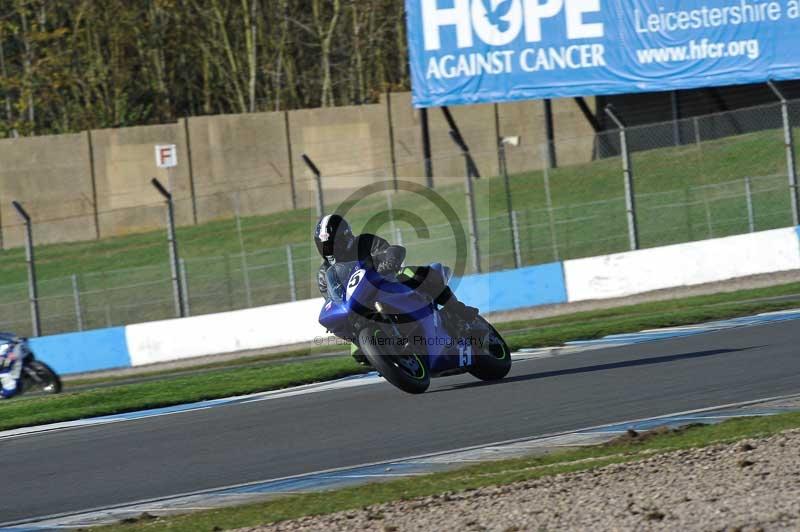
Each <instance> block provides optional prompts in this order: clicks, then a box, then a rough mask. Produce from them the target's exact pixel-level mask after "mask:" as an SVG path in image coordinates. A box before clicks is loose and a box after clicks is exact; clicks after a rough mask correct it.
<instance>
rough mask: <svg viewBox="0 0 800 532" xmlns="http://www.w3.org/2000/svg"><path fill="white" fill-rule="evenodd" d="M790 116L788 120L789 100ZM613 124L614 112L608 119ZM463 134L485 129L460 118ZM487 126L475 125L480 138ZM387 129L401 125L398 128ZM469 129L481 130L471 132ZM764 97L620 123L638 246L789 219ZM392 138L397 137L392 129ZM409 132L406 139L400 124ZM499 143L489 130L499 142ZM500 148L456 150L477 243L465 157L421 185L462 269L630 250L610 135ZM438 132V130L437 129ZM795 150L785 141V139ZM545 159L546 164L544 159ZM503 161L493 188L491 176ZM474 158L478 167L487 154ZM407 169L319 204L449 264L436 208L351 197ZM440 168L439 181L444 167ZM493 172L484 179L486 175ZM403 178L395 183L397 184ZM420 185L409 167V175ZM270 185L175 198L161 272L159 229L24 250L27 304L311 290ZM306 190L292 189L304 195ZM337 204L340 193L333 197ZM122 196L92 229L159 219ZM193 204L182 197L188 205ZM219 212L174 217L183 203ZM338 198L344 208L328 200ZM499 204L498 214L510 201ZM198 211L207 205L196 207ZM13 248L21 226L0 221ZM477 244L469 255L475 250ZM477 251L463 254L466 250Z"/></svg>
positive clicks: (67, 318) (333, 191)
mask: <svg viewBox="0 0 800 532" xmlns="http://www.w3.org/2000/svg"><path fill="white" fill-rule="evenodd" d="M788 109H789V117H790V120H791V125H792V127H794V128H800V102H790V103H789V106H788ZM622 118H623V119H624V117H622ZM459 127H460V128H461V130H462V132H464V134H465V136H469V135H474V134H476V131H475V130H478V129H480V128H484V129H486V128H487V127H488V125H487V124H480V123H468V124H459ZM493 131H494V129H491V130H489V133H487V134H490V135H493V134H494V133H493ZM400 133H402V131H401V132H400ZM481 134H482V133H481ZM784 134H785V131H784V128H783V119H782V115H781V106H780V105H779V104H775V105H767V106H760V107H756V108H751V109H742V110H737V111H732V112H728V113H720V114H715V115H709V116H703V117H695V118H688V119H684V120H679V121H675V122H668V123H662V124H654V125H648V126H638V127H631V128H627V130H626V136H627V144H628V146H627V147H628V150H629V155H630V162H631V172H632V185H633V190H632V200H633V205H634V207H635V220H636V231H637V236H638V246H639V247H640V248H648V247H654V246H662V245H668V244H675V243H680V242H690V241H695V240H703V239H708V238H718V237H723V236H728V235H735V234H741V233H747V232H754V231H762V230H767V229H773V228H778V227H786V226H790V225H792V224H793V212H792V201H793V200H792V194H791V187H790V181H789V175H790V171H789V167H788V162H787V161H788V158H787V152H786V144H785V139H784ZM399 136H400V137H402V135H401V134H400V135H399ZM409 136H410V133H409ZM498 140H500V139H498ZM525 140H526V139H525V138H524V137H523V138H522V142H521V144H520V145H518V146H512V145H507V146H504V150H505V152H504V153H503V154H499V153H471V154H470V155H471V156H473V157H474V159H475V160H476V161H481V164H480V165H479V166H480V167H479V168H478V171H479V173H480V174H481V178H479V179H478V178H475V179H473V182H472V184H473V186H474V193H473V196H472V201H473V202H474V206H475V216H476V224H475V225H476V227H477V235H476V236H477V238H476V240H477V243H478V244H477V246H473V245H470V242H471V239H470V236H471V224H470V223H469V220H470V209H469V200H470V198H469V195H468V194H467V191H468V187H467V181H466V179H465V177H464V173H465V172H466V170H465V169H466V167H467V164H466V162H465V158H464V156H463V154H461V153H458V152H456V153H454V154H448V155H446V156H440V157H434V159H433V161H432V164H433V167H434V169H438V170H436V174H435V175H434V185H435V188H434V190H435V192H436V194H437V195H438V197H440V198H441V200H442V201H443V202H444V203H445V204H446V205H447V206H448V208H449V209H451V210H452V212H453V213H454V215H455V217H456V218H457V220H458V221H459V222H460V224H461V227H462V228H463V231H464V234H465V236H466V241H467V244H468V245H467V250H466V252H467V256H466V257H461V258H464V259H466V260H465V265H466V266H465V268H466V269H465V272H464V273H474V272H476V271H478V270H479V271H482V272H488V271H495V270H501V269H509V268H514V267H515V266H517V265H519V266H528V265H534V264H542V263H548V262H554V261H560V260H568V259H574V258H580V257H588V256H594V255H601V254H608V253H615V252H622V251H627V250H630V249H631V244H630V241H631V239H630V236H629V235H630V227H629V217H628V212H627V211H626V209H627V207H626V187H625V179H624V174H623V169H622V150H623V145H622V143H621V136H620V131H605V132H601V133H598V134H595V135H592V136H588V137H578V138H574V139H565V140H557V141H556V142H555V143H553V144H552V145H549V144H540V143H526V141H525ZM439 142H442V139H439ZM793 149H794V150H795V153H796V154H798V155H800V153H798V152H797V146H793ZM551 153H552V154H555V156H556V162H557V165H555V166H552V165H551V160H550V158H551V155H550V154H551ZM501 155H503V156H505V157H506V161H507V167H508V171H509V174H510V175H509V176H508V188H507V187H506V181H505V180H504V179H503V175H502V168H503V162H502V160H500V158H499V157H500V156H501ZM487 161H488V162H487ZM494 161H497V163H496V164H495V163H494ZM403 165H406V166H414V165H416V166H418V167H422V165H421V162H420V161H419V160H412V159H411V158H410V157H406V156H404V155H403V151H402V150H399V151H398V156H397V162H396V166H395V167H394V168H378V169H370V170H365V171H363V172H359V173H353V172H350V171H348V172H347V173H342V174H339V175H337V174H336V173H333V172H332V173H326V170H325V168H321V169H320V170H321V172H322V177H321V179H320V182H321V185H322V195H323V197H324V209H325V211H326V212H327V211H332V210H334V208H338V209H339V210H341V209H346V210H347V218H348V219H349V220H350V221H351V223H352V225H353V226H354V229H356V230H357V231H361V230H362V229H365V228H366V229H369V230H374V231H377V232H378V233H379V234H380V235H381V236H383V237H384V238H386V239H388V240H390V241H391V242H395V243H398V244H402V245H403V246H405V247H406V248H407V250H408V253H407V263H409V264H427V263H431V262H443V263H445V264H450V265H452V264H454V263H456V262H457V261H458V259H459V258H460V257H459V253H460V251H459V247H458V239H457V238H455V237H454V234H453V226H452V223H451V221H452V220H451V219H450V217H448V215H447V214H446V213H445V212H443V210H442V208H441V207H440V206H437V205H435V204H431V203H430V202H427V203H426V202H425V201H422V200H421V199H420V197H419V196H418V195H417V194H415V193H413V192H410V191H408V190H403V187H402V186H401V187H399V190H398V191H395V190H394V187H393V186H392V187H389V189H388V190H385V191H381V192H379V193H374V194H371V195H369V196H368V197H365V198H362V199H359V200H358V201H355V200H353V198H352V196H351V195H352V194H353V192H354V191H357V190H359V189H361V188H362V187H364V186H368V185H374V184H376V183H380V182H384V181H386V182H393V183H396V182H397V180H398V179H397V178H396V177H395V176H396V175H397V168H398V167H402V166H403ZM448 174H450V175H448ZM498 174H499V177H497V176H498ZM401 181H402V179H401ZM411 181H414V182H416V183H419V184H424V183H425V182H426V179H425V178H424V177H419V178H414V179H411ZM297 183H298V189H297V190H296V194H297V196H298V197H301V198H304V199H303V200H302V201H299V202H298V203H299V204H302V205H315V203H316V201H315V199H311V198H315V197H316V196H317V194H318V192H319V191H318V190H317V189H316V183H317V180H316V179H308V180H305V181H304V180H298V181H297ZM272 190H274V186H273V185H262V186H259V185H258V183H257V182H253V183H252V185H250V186H248V187H247V188H244V189H241V190H238V191H234V192H231V191H220V190H213V191H212V190H209V191H202V190H200V191H198V194H197V196H196V197H195V198H194V199H189V198H186V197H181V196H180V195H177V196H176V198H175V199H174V202H175V210H176V212H177V213H178V216H177V218H178V220H177V221H178V224H177V225H178V227H177V247H178V257H179V260H178V261H177V270H176V273H177V275H176V278H175V279H173V273H172V268H171V262H170V254H169V250H168V246H167V241H166V231H165V230H159V231H145V232H141V233H133V234H131V235H129V236H126V237H117V238H113V239H105V240H98V241H86V242H74V243H69V244H50V245H40V246H37V248H36V250H35V251H36V267H37V272H38V274H39V281H38V306H39V313H40V315H41V324H42V326H41V330H42V333H43V334H55V333H60V332H69V331H79V330H86V329H94V328H100V327H112V326H120V325H125V324H131V323H137V322H144V321H151V320H160V319H169V318H174V317H176V316H177V315H179V314H180V313H181V312H180V306H179V305H176V301H175V296H174V294H175V293H176V292H175V289H176V286H175V284H176V282H177V283H179V284H180V288H181V291H182V292H183V294H184V296H185V307H184V309H183V313H184V314H187V315H199V314H207V313H213V312H222V311H229V310H237V309H243V308H248V307H256V306H262V305H270V304H277V303H284V302H289V301H294V300H301V299H308V298H312V297H317V296H318V295H319V292H318V290H317V287H316V286H317V284H316V283H317V281H316V275H317V269H318V267H319V264H320V261H319V257H318V256H317V253H316V249H315V248H314V245H313V242H312V240H311V231H312V228H313V226H314V224H315V222H316V219H317V212H316V211H317V209H316V208H315V207H311V208H306V209H299V210H287V211H283V212H277V213H275V214H270V215H263V214H259V213H260V212H263V211H262V210H260V209H259V204H260V202H264V201H269V198H270V195H271V194H272ZM304 195H305V196H304ZM348 199H349V200H350V201H349V202H348ZM123 200H124V198H121V199H119V201H120V202H121V203H120V204H119V205H117V206H115V204H114V202H113V201H111V202H110V203H109V204H110V205H111V207H110V208H109V209H108V210H106V211H100V212H99V213H98V216H99V218H100V222H101V225H107V224H111V225H113V224H115V223H118V224H124V225H126V226H127V225H130V220H136V219H145V218H147V219H152V218H153V216H158V217H162V218H163V219H164V225H163V226H162V227H166V207H165V204H164V202H163V201H161V200H160V197H159V196H157V195H154V196H153V201H152V203H148V204H146V205H137V206H134V207H127V206H125V205H124V201H123ZM192 201H194V202H196V203H195V204H194V205H192V204H191V202H192ZM201 202H202V203H203V204H204V207H203V209H201V210H202V212H212V211H215V212H218V213H219V217H218V218H211V219H208V220H201V223H199V224H198V225H191V223H189V222H188V221H187V219H188V217H189V214H187V213H191V212H192V209H193V207H194V208H196V205H197V203H201ZM342 202H345V203H344V204H342ZM509 204H510V208H509ZM212 206H213V209H212V208H211V207H212ZM28 210H29V211H30V214H31V216H32V218H33V231H34V241H36V232H37V231H38V230H40V228H42V227H49V226H55V225H58V224H69V223H78V222H76V221H75V220H72V219H59V220H54V219H47V212H48V209H47V205H46V204H41V205H35V206H34V207H33V208H29V209H28ZM420 221H421V222H423V223H422V224H421V223H420ZM6 227H7V229H6V235H10V236H11V240H13V241H15V242H17V245H18V244H19V243H21V242H22V241H23V237H24V226H23V224H22V222H20V223H19V225H18V226H17V225H13V224H6ZM476 251H478V255H476V254H475V252H476ZM476 257H477V259H478V260H475V259H476ZM0 270H2V271H3V272H4V276H3V279H4V280H5V281H6V282H0V301H2V303H0V329H7V330H12V331H14V332H16V333H18V334H31V331H32V330H33V329H32V318H31V312H30V307H29V304H30V297H29V291H28V290H29V287H28V283H27V282H26V271H25V256H24V253H23V251H22V250H21V249H20V248H13V249H7V250H5V251H3V252H2V253H0Z"/></svg>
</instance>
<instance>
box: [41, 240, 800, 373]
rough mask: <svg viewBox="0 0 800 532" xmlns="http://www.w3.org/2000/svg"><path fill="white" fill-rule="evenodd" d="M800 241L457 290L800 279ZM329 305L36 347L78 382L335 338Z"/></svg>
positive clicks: (705, 247) (285, 307)
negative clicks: (322, 316) (798, 275)
mask: <svg viewBox="0 0 800 532" xmlns="http://www.w3.org/2000/svg"><path fill="white" fill-rule="evenodd" d="M799 236H800V229H798V228H787V229H776V230H773V231H763V232H760V233H751V234H746V235H738V236H732V237H727V238H719V239H714V240H705V241H701V242H691V243H688V244H677V245H674V246H665V247H660V248H653V249H645V250H640V251H632V252H628V253H617V254H614V255H605V256H602V257H591V258H586V259H577V260H569V261H566V262H564V263H553V264H545V265H540V266H531V267H527V268H520V269H518V270H509V271H502V272H493V273H487V274H481V275H470V276H466V277H464V278H462V279H460V280H459V281H458V282H457V283H454V285H457V287H456V293H457V294H458V295H459V297H460V298H461V299H462V300H463V301H465V302H466V303H468V304H471V305H474V306H477V307H479V308H480V309H481V310H482V311H483V312H499V311H507V310H514V309H519V308H526V307H534V306H539V305H552V304H559V303H567V302H576V301H587V300H593V299H609V298H617V297H625V296H630V295H634V294H640V293H644V292H651V291H653V290H660V289H664V288H674V287H679V286H691V285H698V284H704V283H710V282H717V281H725V280H728V279H735V278H737V277H746V276H750V275H757V274H764V273H774V272H781V271H788V270H797V269H800V239H799V238H798V237H799ZM322 301H323V300H322V299H309V300H306V301H297V302H294V303H283V304H280V305H271V306H267V307H259V308H253V309H246V310H239V311H234V312H224V313H220V314H209V315H205V316H196V317H192V318H184V319H180V320H178V319H174V320H165V321H156V322H150V323H141V324H137V325H129V326H127V327H115V328H111V329H101V330H94V331H87V332H82V333H70V334H60V335H56V336H46V337H42V338H35V339H33V340H32V347H33V350H34V352H35V353H36V355H37V356H39V357H40V358H41V359H42V360H44V361H45V362H47V363H49V364H51V365H52V366H53V368H54V369H55V370H56V371H58V372H59V373H62V374H70V373H83V372H88V371H98V370H103V369H112V368H124V367H130V366H142V365H146V364H154V363H158V362H168V361H174V360H181V359H186V358H194V357H200V356H206V355H215V354H219V353H232V352H237V351H247V350H252V349H264V348H268V347H277V346H282V345H291V344H296V343H302V342H308V341H312V340H314V339H315V338H318V337H321V336H325V335H326V331H325V330H324V329H323V327H321V326H320V325H319V324H318V323H317V317H318V315H319V310H320V308H321V306H322Z"/></svg>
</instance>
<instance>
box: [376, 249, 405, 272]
mask: <svg viewBox="0 0 800 532" xmlns="http://www.w3.org/2000/svg"><path fill="white" fill-rule="evenodd" d="M405 258H406V250H405V248H403V247H401V246H389V247H388V248H386V251H384V252H383V253H382V257H381V260H380V261H378V263H377V264H376V265H375V269H376V270H377V271H378V273H380V274H394V273H397V272H399V271H400V268H402V267H403V261H404V260H405Z"/></svg>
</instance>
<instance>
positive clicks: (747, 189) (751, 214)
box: [744, 177, 756, 233]
mask: <svg viewBox="0 0 800 532" xmlns="http://www.w3.org/2000/svg"><path fill="white" fill-rule="evenodd" d="M744 193H745V197H746V198H747V225H748V227H749V228H750V232H751V233H755V232H756V217H755V211H754V210H753V188H752V187H751V186H750V178H749V177H745V178H744Z"/></svg>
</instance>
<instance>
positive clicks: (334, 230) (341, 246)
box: [314, 214, 479, 323]
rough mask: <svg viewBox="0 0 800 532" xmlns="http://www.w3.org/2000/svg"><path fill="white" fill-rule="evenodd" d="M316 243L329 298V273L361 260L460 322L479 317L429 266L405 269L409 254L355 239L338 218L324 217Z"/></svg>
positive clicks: (366, 237) (367, 237)
mask: <svg viewBox="0 0 800 532" xmlns="http://www.w3.org/2000/svg"><path fill="white" fill-rule="evenodd" d="M314 243H315V244H316V245H317V250H318V251H319V254H320V255H321V256H322V265H321V266H320V268H319V272H318V274H317V282H318V284H319V291H320V292H322V294H323V295H324V296H325V297H326V298H327V295H328V286H327V285H328V283H327V280H326V277H325V273H326V272H327V270H328V268H329V267H330V266H331V265H332V264H334V263H335V262H336V261H339V262H350V261H355V260H360V261H361V262H362V263H363V264H364V266H365V267H367V268H371V269H374V270H375V271H377V272H378V273H381V274H397V280H398V281H400V282H402V283H403V284H405V285H407V286H410V287H411V288H414V289H415V290H419V292H421V293H423V294H426V295H428V296H429V297H430V298H431V299H432V300H433V301H434V302H435V303H436V304H437V305H442V307H444V311H445V312H446V313H448V314H449V315H453V316H456V317H457V318H459V319H462V320H464V321H466V322H467V323H469V322H472V321H473V320H475V318H476V317H477V316H478V312H479V311H478V309H476V308H475V307H469V306H467V305H465V304H464V303H462V302H461V301H459V300H458V298H457V297H456V295H455V294H454V293H453V291H452V290H450V287H449V286H447V280H446V279H444V278H443V277H442V276H441V275H440V274H439V273H438V272H437V271H436V270H433V269H431V268H429V267H427V266H420V267H416V268H411V267H406V268H402V271H400V270H401V267H402V264H403V260H404V259H405V257H406V250H405V248H404V247H402V246H393V245H391V244H389V242H387V241H386V240H384V239H383V238H381V237H379V236H376V235H371V234H368V233H366V234H362V235H358V236H355V235H353V231H352V229H351V228H350V224H349V223H347V221H346V220H345V219H344V218H343V217H342V216H340V215H338V214H330V215H328V216H324V217H323V218H322V219H321V220H320V221H319V223H317V227H316V229H315V230H314Z"/></svg>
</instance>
